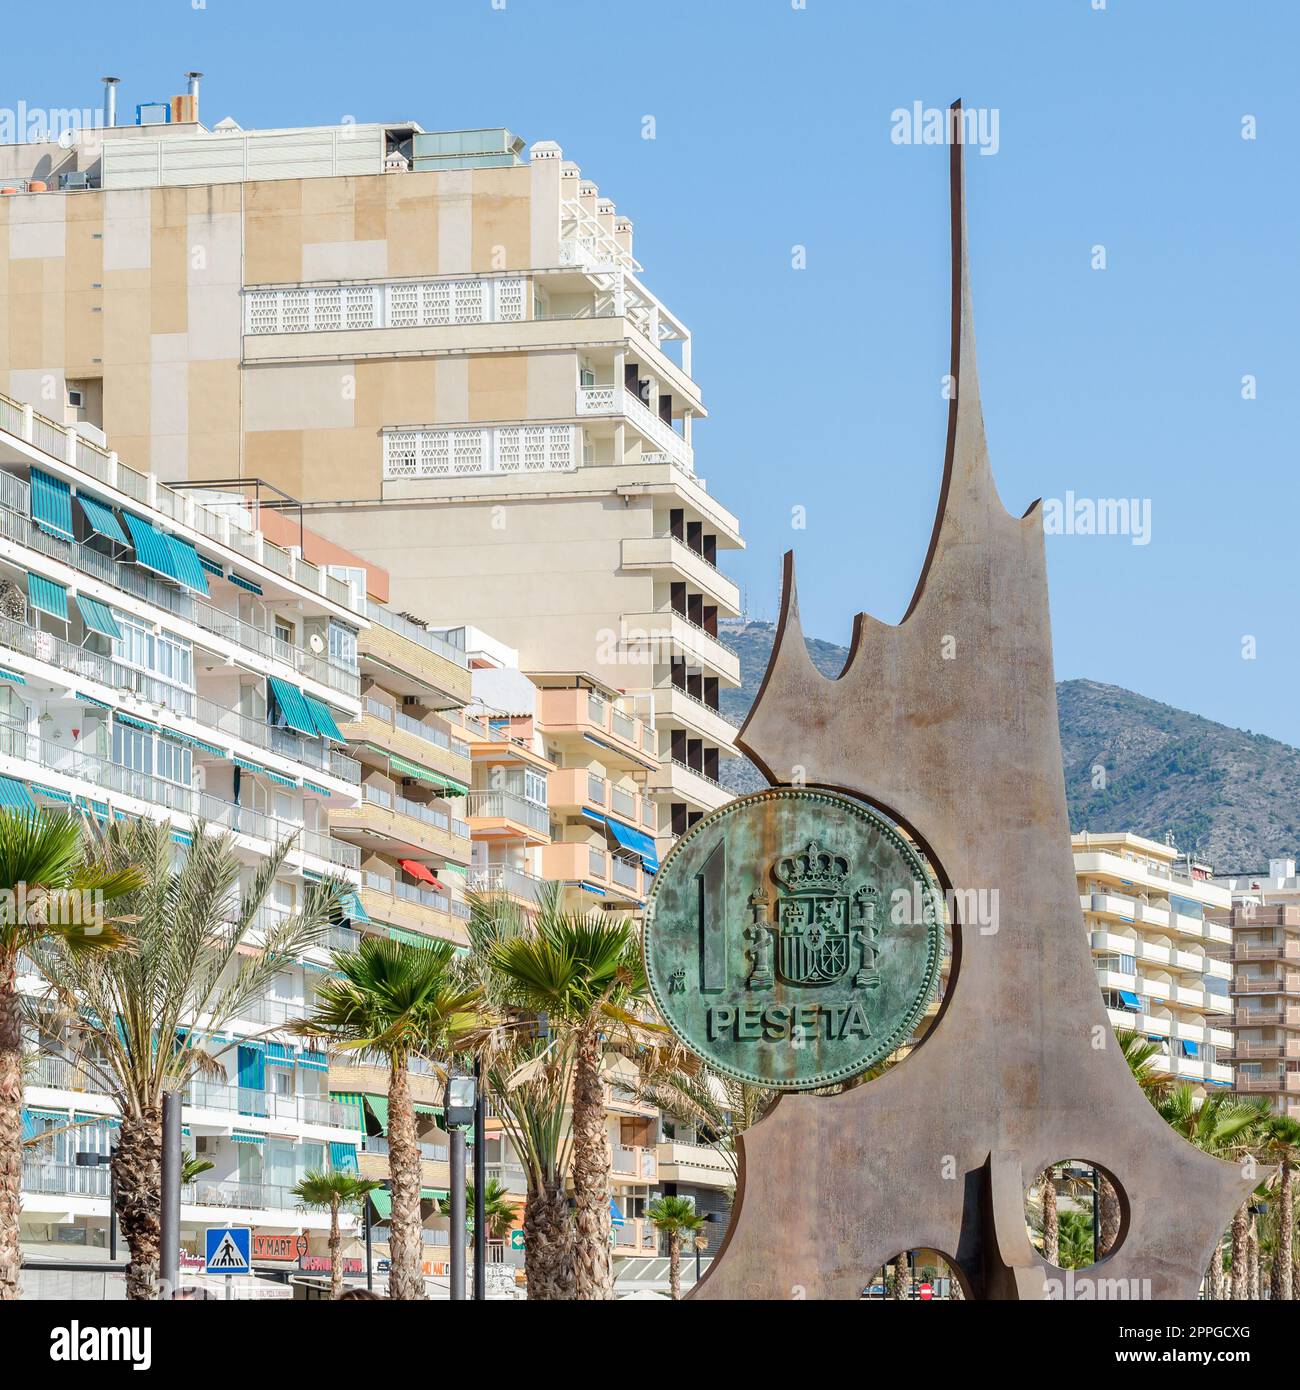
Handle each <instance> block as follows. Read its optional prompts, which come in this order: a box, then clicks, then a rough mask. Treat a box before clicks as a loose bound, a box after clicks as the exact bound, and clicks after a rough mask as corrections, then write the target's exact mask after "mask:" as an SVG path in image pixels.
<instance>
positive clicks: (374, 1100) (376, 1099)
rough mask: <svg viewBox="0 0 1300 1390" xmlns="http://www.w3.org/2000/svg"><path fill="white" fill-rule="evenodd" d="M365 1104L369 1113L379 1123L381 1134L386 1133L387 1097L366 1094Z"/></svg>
mask: <svg viewBox="0 0 1300 1390" xmlns="http://www.w3.org/2000/svg"><path fill="white" fill-rule="evenodd" d="M366 1104H367V1105H368V1106H369V1107H370V1113H371V1114H372V1115H373V1116H374V1117H375V1119H376V1120H377V1121H378V1123H379V1130H380V1133H381V1134H387V1133H388V1097H387V1096H376V1095H372V1094H371V1093H370V1092H369V1091H367V1092H366Z"/></svg>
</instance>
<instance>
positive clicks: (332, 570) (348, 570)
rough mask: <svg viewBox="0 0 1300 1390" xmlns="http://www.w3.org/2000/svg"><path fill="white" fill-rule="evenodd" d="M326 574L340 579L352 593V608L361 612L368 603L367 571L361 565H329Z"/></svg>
mask: <svg viewBox="0 0 1300 1390" xmlns="http://www.w3.org/2000/svg"><path fill="white" fill-rule="evenodd" d="M326 573H328V574H329V575H330V576H331V577H332V578H334V579H340V580H342V581H343V583H344V584H346V585H347V586H348V588H349V589H350V590H351V591H352V606H353V608H355V609H356V610H357V612H360V611H361V610H362V608H363V607H364V606H365V601H366V571H365V569H364V568H363V567H362V566H360V565H327V566H326Z"/></svg>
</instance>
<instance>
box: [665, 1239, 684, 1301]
mask: <svg viewBox="0 0 1300 1390" xmlns="http://www.w3.org/2000/svg"><path fill="white" fill-rule="evenodd" d="M668 1296H669V1297H670V1298H671V1299H672V1301H673V1302H674V1303H676V1302H677V1300H678V1299H679V1298H681V1296H682V1233H681V1232H680V1231H669V1232H668Z"/></svg>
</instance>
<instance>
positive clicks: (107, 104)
mask: <svg viewBox="0 0 1300 1390" xmlns="http://www.w3.org/2000/svg"><path fill="white" fill-rule="evenodd" d="M121 80H122V79H121V78H120V77H103V78H101V79H100V81H101V82H103V84H104V124H105V125H106V126H114V125H116V124H117V84H118V83H119V82H120V81H121Z"/></svg>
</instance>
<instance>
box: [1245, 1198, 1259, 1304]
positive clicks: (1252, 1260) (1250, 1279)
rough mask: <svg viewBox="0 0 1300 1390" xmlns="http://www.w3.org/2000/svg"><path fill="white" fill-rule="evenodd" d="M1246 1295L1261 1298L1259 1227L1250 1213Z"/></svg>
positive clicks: (1247, 1241)
mask: <svg viewBox="0 0 1300 1390" xmlns="http://www.w3.org/2000/svg"><path fill="white" fill-rule="evenodd" d="M1246 1296H1247V1297H1248V1298H1252V1299H1255V1300H1256V1301H1258V1299H1259V1227H1258V1225H1257V1223H1256V1219H1255V1213H1254V1212H1251V1214H1250V1234H1249V1235H1248V1236H1247V1238H1246Z"/></svg>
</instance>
